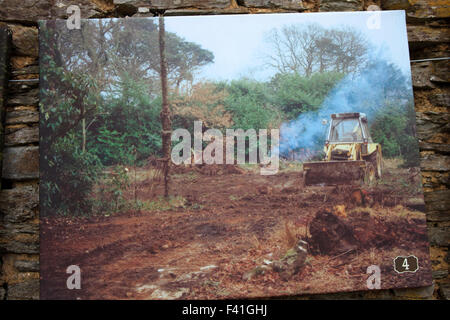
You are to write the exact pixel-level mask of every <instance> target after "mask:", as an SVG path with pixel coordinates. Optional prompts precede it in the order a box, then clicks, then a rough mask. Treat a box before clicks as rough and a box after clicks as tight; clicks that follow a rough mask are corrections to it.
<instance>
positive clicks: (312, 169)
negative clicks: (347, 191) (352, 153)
mask: <svg viewBox="0 0 450 320" xmlns="http://www.w3.org/2000/svg"><path fill="white" fill-rule="evenodd" d="M365 168H366V162H365V161H364V160H349V161H319V162H305V163H303V177H304V183H305V185H306V186H313V185H361V183H362V182H363V181H364V176H365Z"/></svg>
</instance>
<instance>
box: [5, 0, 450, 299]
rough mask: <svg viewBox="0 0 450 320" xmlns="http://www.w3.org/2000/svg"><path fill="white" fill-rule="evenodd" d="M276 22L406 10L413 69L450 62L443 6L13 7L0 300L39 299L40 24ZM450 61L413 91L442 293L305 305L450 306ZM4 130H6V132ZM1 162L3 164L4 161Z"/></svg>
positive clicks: (420, 2)
mask: <svg viewBox="0 0 450 320" xmlns="http://www.w3.org/2000/svg"><path fill="white" fill-rule="evenodd" d="M71 4H77V5H81V6H80V7H81V15H82V18H105V17H124V16H133V17H139V16H153V15H154V14H157V13H159V12H163V11H165V13H166V14H167V15H196V14H236V13H243V14H247V13H268V12H319V11H321V12H324V11H355V10H366V9H367V8H368V7H369V5H377V6H379V7H381V9H383V10H397V9H400V10H405V11H406V16H407V27H408V39H409V45H410V56H411V59H425V58H436V57H444V56H450V53H449V41H450V37H449V32H448V30H449V27H450V26H449V24H450V23H449V22H450V20H449V17H450V9H449V7H448V6H447V5H445V3H444V2H443V1H439V0H431V1H425V0H414V1H413V0H402V1H399V0H374V1H370V0H299V1H296V0H295V1H291V0H199V1H194V0H177V1H175V0H169V1H162V0H77V1H75V0H68V1H64V4H63V3H62V2H61V3H59V4H58V5H57V4H56V2H55V1H52V0H23V1H21V2H20V8H19V3H18V2H17V0H4V1H3V2H2V5H1V6H0V23H2V24H3V25H6V26H7V27H8V28H9V29H10V30H11V33H12V51H11V54H10V55H9V58H10V59H9V60H10V69H11V74H10V77H11V79H14V80H19V79H22V80H27V81H25V82H10V83H9V87H8V96H7V97H6V99H5V100H6V101H5V103H4V105H5V111H6V113H5V115H4V117H3V118H2V117H0V119H1V120H2V123H3V128H4V148H3V150H2V153H1V154H3V155H4V158H3V169H2V179H3V181H2V182H3V184H2V188H3V189H2V190H0V300H2V299H38V298H39V210H38V205H39V199H38V177H39V172H38V150H39V137H38V135H39V125H38V121H39V113H38V103H39V97H38V82H37V81H35V80H34V79H37V78H38V77H39V67H38V48H39V46H38V29H37V21H38V20H41V19H56V18H59V19H64V18H67V14H66V9H67V6H69V5H71ZM449 63H450V62H449V61H448V60H447V61H426V62H413V63H412V64H411V66H412V73H413V87H414V97H415V108H416V112H417V133H418V137H419V140H420V149H421V157H422V162H421V166H422V176H423V186H424V192H425V200H426V204H427V223H428V226H429V237H430V242H431V251H430V253H431V259H432V266H433V279H434V280H433V281H434V285H433V286H431V287H427V288H419V289H405V290H382V291H369V292H355V293H337V294H327V295H315V296H301V298H319V299H322V298H324V299H328V298H343V299H353V298H363V299H449V297H450V291H449V288H450V277H449V272H448V264H449V260H450V259H449V244H450V243H449V242H450V239H449V234H450V232H449V231H450V230H449V229H450V222H449V221H450V213H449V212H450V201H449V199H450V186H449V184H450V183H449V166H450V157H449V153H450V146H449V137H450V134H449V132H450V123H449V107H450V87H449V79H448V74H450V73H449V72H448V71H449ZM0 127H1V126H0ZM0 159H1V158H0Z"/></svg>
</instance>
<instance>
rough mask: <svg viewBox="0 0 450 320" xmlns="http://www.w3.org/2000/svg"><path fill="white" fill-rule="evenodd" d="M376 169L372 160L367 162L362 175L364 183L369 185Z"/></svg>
mask: <svg viewBox="0 0 450 320" xmlns="http://www.w3.org/2000/svg"><path fill="white" fill-rule="evenodd" d="M376 175H377V174H376V170H375V166H374V165H373V163H372V162H367V165H366V169H365V175H364V184H366V185H371V184H372V183H373V182H374V181H375V179H376Z"/></svg>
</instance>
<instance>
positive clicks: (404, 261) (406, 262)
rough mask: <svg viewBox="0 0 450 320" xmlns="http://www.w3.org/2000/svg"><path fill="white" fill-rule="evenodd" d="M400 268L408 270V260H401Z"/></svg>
mask: <svg viewBox="0 0 450 320" xmlns="http://www.w3.org/2000/svg"><path fill="white" fill-rule="evenodd" d="M402 267H404V268H405V270H409V264H408V258H405V260H403V264H402Z"/></svg>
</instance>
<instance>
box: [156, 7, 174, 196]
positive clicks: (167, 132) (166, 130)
mask: <svg viewBox="0 0 450 320" xmlns="http://www.w3.org/2000/svg"><path fill="white" fill-rule="evenodd" d="M165 32H166V31H165V27H164V16H163V15H160V16H159V55H160V62H161V72H160V75H161V91H162V109H161V113H160V117H161V124H162V132H161V138H162V152H163V174H164V197H166V198H167V197H168V196H169V182H170V176H169V170H170V147H171V145H170V142H171V141H170V136H171V134H172V128H171V127H172V123H171V119H170V109H169V102H168V97H167V61H166V52H165V50H166V49H165V46H166V44H165V37H166V35H165Z"/></svg>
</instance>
